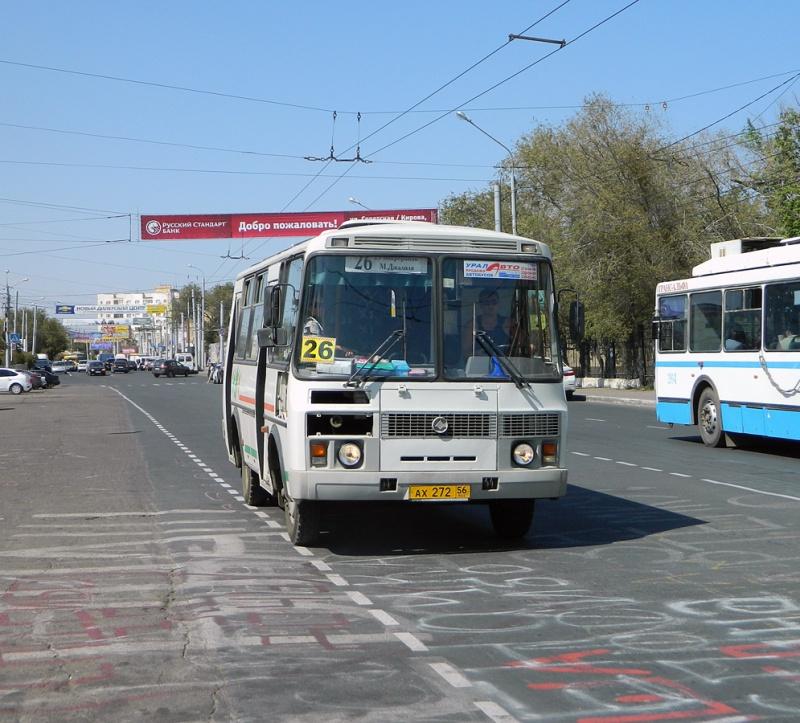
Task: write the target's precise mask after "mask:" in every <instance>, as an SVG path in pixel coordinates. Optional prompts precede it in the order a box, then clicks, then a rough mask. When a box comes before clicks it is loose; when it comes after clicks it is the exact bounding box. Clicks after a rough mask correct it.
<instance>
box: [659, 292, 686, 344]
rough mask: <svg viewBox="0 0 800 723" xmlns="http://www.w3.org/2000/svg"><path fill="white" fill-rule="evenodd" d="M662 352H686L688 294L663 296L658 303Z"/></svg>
mask: <svg viewBox="0 0 800 723" xmlns="http://www.w3.org/2000/svg"><path fill="white" fill-rule="evenodd" d="M658 316H659V320H660V322H661V328H660V331H659V334H658V348H659V350H660V351H686V294H680V295H678V296H662V297H661V298H660V299H659V302H658Z"/></svg>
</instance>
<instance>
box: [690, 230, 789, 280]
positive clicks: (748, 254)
mask: <svg viewBox="0 0 800 723" xmlns="http://www.w3.org/2000/svg"><path fill="white" fill-rule="evenodd" d="M797 241H798V239H796V238H789V239H775V238H763V239H734V240H733V241H721V242H720V243H716V244H712V245H711V254H712V258H710V259H709V260H708V261H704V262H703V263H702V264H698V265H697V266H695V267H694V268H693V269H692V276H709V275H711V274H724V273H728V272H731V271H744V270H745V269H760V268H769V267H771V266H781V265H783V264H796V263H798V262H800V244H798V243H797Z"/></svg>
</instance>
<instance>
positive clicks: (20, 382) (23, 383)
mask: <svg viewBox="0 0 800 723" xmlns="http://www.w3.org/2000/svg"><path fill="white" fill-rule="evenodd" d="M32 388H33V384H32V383H31V380H30V377H29V376H28V375H27V374H26V373H25V372H19V371H17V370H16V369H8V368H6V367H0V392H10V393H11V394H22V392H29V391H30V390H31V389H32Z"/></svg>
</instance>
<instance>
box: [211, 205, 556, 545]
mask: <svg viewBox="0 0 800 723" xmlns="http://www.w3.org/2000/svg"><path fill="white" fill-rule="evenodd" d="M555 311H556V310H555V296H554V290H553V272H552V267H551V255H550V250H549V249H548V247H547V246H546V245H544V244H542V243H539V242H536V241H531V240H528V239H524V238H520V237H516V236H511V235H508V234H501V233H495V232H490V231H485V230H480V229H472V228H461V227H455V226H439V225H434V224H428V223H422V222H408V223H404V222H365V221H351V222H347V223H345V224H344V225H342V226H341V227H340V228H339V229H338V230H333V231H326V232H324V233H321V234H320V235H319V236H317V237H315V238H312V239H309V240H307V241H304V242H302V243H300V244H298V245H296V246H293V247H291V248H289V249H287V250H285V251H282V252H280V253H278V254H276V255H274V256H272V257H270V258H268V259H265V260H264V261H262V262H260V263H258V264H256V265H254V266H251V267H250V268H249V269H247V270H246V271H244V272H242V273H241V274H240V275H239V277H238V278H237V279H236V284H235V287H234V299H233V308H232V313H231V320H230V331H229V334H228V346H227V352H226V355H225V360H226V361H225V387H224V394H223V399H224V402H223V405H224V408H223V414H224V417H223V428H224V434H225V443H226V445H227V449H228V455H229V458H230V461H231V462H232V463H233V464H235V465H236V466H237V467H239V468H240V469H241V472H242V488H243V494H244V497H245V500H246V501H247V503H248V504H251V505H262V504H270V503H276V504H278V505H280V506H281V507H283V508H284V511H285V516H286V525H287V529H288V533H289V536H290V538H291V540H292V541H293V542H294V543H295V544H299V545H304V544H311V543H313V541H314V540H315V538H316V537H317V534H318V532H319V529H320V512H321V509H322V508H324V505H325V504H326V503H327V502H333V501H345V502H357V501H388V500H395V501H397V502H398V503H405V504H414V503H416V504H425V503H426V502H441V501H451V502H471V503H484V504H488V505H489V509H490V516H491V520H492V523H493V526H494V528H495V531H496V532H497V534H499V535H501V536H506V537H519V536H522V535H524V534H525V533H526V532H527V531H528V529H529V527H530V525H531V522H532V519H533V509H534V500H535V499H536V498H558V497H560V496H562V495H563V494H564V493H565V492H566V484H567V471H566V469H565V459H566V451H565V435H566V429H567V405H566V399H565V396H564V390H563V386H562V377H561V362H560V353H559V340H558V335H557V333H556V326H555V318H556V316H555Z"/></svg>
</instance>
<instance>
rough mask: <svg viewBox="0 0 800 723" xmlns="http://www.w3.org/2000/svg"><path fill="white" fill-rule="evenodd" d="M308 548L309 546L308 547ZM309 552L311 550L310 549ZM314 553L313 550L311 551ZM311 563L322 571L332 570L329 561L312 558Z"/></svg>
mask: <svg viewBox="0 0 800 723" xmlns="http://www.w3.org/2000/svg"><path fill="white" fill-rule="evenodd" d="M306 549H308V548H306ZM309 552H311V551H310V550H309ZM311 554H312V555H313V554H314V553H313V552H312V553H311ZM311 564H312V565H313V566H314V567H316V568H317V570H322V572H330V571H331V566H330V565H329V564H328V563H327V562H323V561H322V560H311Z"/></svg>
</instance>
